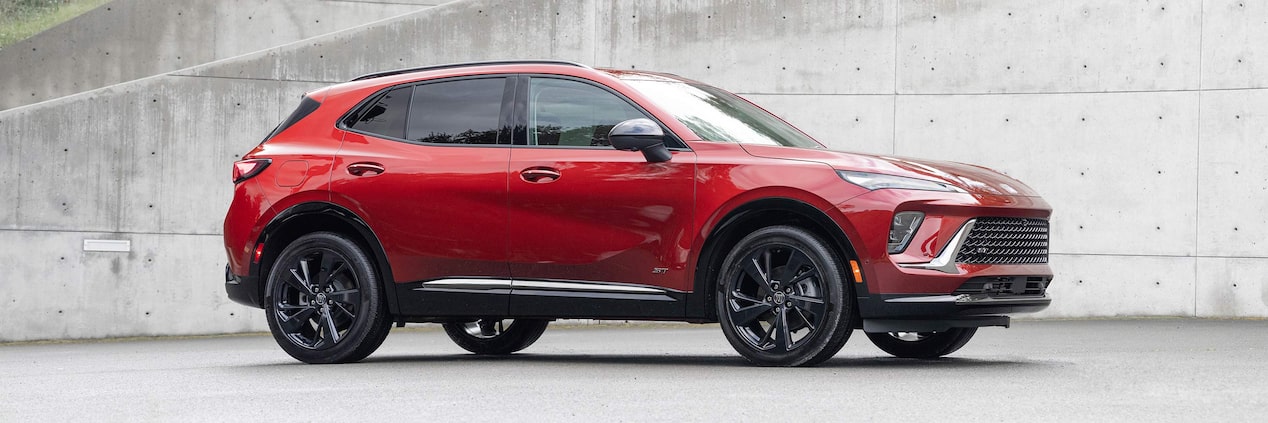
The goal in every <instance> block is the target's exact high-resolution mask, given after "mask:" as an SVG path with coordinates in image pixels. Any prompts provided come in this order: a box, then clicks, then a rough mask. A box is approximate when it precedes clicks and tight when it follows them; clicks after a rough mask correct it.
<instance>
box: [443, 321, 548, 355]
mask: <svg viewBox="0 0 1268 423" xmlns="http://www.w3.org/2000/svg"><path fill="white" fill-rule="evenodd" d="M549 323H550V321H549V320H533V319H479V320H471V321H462V322H449V323H445V324H444V325H443V326H444V328H445V334H447V335H449V339H452V340H453V342H454V343H455V344H458V346H459V347H462V349H464V350H467V351H470V352H473V353H476V354H485V355H505V354H510V353H513V352H516V351H519V350H522V349H525V348H528V346H530V345H533V343H534V342H537V339H538V338H540V337H541V336H542V333H543V332H546V325H547V324H549Z"/></svg>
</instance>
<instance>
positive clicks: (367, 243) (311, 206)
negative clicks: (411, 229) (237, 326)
mask: <svg viewBox="0 0 1268 423" xmlns="http://www.w3.org/2000/svg"><path fill="white" fill-rule="evenodd" d="M312 217H319V218H331V219H336V220H337V221H339V222H341V223H343V224H345V225H347V226H348V227H350V228H351V229H353V230H354V231H355V232H356V233H355V234H352V235H356V236H357V239H355V241H359V242H360V244H361V246H362V247H364V248H365V249H366V252H367V253H369V255H370V257H372V258H373V259H374V265H375V268H376V270H378V271H379V276H380V277H379V279H380V284H381V285H382V286H381V288H382V289H383V292H384V295H385V296H386V297H387V304H388V311H389V312H390V313H392V314H396V311H397V310H398V309H399V305H398V304H397V300H396V289H395V286H394V285H395V283H394V281H395V279H394V278H393V277H392V266H391V265H390V264H389V263H388V260H387V254H386V253H384V251H383V244H382V243H381V242H380V241H379V237H378V235H376V234H375V233H374V230H373V229H371V228H370V225H369V224H367V223H366V222H365V219H362V218H361V217H360V216H358V215H357V214H356V213H353V212H352V211H351V210H348V209H347V208H345V207H343V206H340V205H338V204H334V203H329V202H324V201H312V202H306V203H300V204H296V205H294V206H291V207H289V208H287V209H286V210H283V211H282V212H281V213H278V214H277V216H274V217H273V219H272V220H270V221H269V223H268V224H267V225H265V226H264V230H262V231H260V236H259V237H258V238H257V239H256V244H255V245H259V244H261V243H262V244H264V252H263V254H261V257H260V261H259V262H252V263H251V266H250V268H249V269H250V275H248V276H249V277H253V278H256V280H258V281H259V287H258V288H257V289H258V290H259V294H258V295H259V296H258V297H256V298H257V300H258V302H259V303H258V304H257V306H258V307H260V308H264V307H265V306H267V304H268V301H269V298H268V275H267V274H266V272H265V270H266V269H269V268H270V267H271V265H272V263H273V261H274V260H276V259H277V256H278V255H279V254H281V252H282V249H284V248H286V245H285V244H286V243H289V241H285V239H286V238H290V239H291V240H294V239H296V238H298V237H300V236H302V235H303V234H305V233H311V232H318V231H321V230H324V229H330V230H333V231H337V230H338V229H336V228H308V229H307V230H303V231H295V232H294V233H288V231H287V230H288V229H290V224H292V223H296V222H298V221H299V220H300V219H305V218H312ZM288 235H291V236H288ZM279 236H281V237H282V238H281V239H276V238H277V237H279ZM282 241H285V242H282ZM279 244H281V245H279Z"/></svg>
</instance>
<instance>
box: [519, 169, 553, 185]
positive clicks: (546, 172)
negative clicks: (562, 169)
mask: <svg viewBox="0 0 1268 423" xmlns="http://www.w3.org/2000/svg"><path fill="white" fill-rule="evenodd" d="M560 176H561V175H560V174H559V171H558V170H555V169H551V168H549V167H544V166H537V167H530V168H528V169H524V170H523V171H520V179H523V180H524V182H532V183H538V184H544V183H548V182H555V180H556V179H559V177H560Z"/></svg>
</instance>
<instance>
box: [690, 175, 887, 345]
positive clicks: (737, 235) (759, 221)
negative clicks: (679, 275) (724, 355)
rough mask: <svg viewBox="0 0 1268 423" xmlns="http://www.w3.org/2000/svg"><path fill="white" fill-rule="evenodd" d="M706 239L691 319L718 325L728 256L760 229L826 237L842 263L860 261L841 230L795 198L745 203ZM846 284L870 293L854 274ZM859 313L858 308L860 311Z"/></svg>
mask: <svg viewBox="0 0 1268 423" xmlns="http://www.w3.org/2000/svg"><path fill="white" fill-rule="evenodd" d="M718 222H719V223H718V224H717V225H716V226H714V227H713V229H712V230H711V231H710V232H709V235H708V236H707V237H706V238H705V242H704V245H703V246H702V247H701V250H700V254H699V255H698V256H697V259H696V265H695V272H694V281H693V286H694V289H693V291H694V292H695V293H696V294H697V295H693V297H694V299H693V300H692V301H689V302H688V304H687V310H686V314H687V316H688V317H694V318H698V319H700V320H705V321H717V320H718V316H717V310H715V307H714V304H713V303H714V301H715V299H716V296H717V291H718V289H717V286H718V284H717V278H718V274H719V272H720V271H721V270H722V269H721V267H722V262H723V260H725V259H726V255H727V253H728V252H729V251H731V249H732V248H733V247H734V246H735V244H736V243H738V242H739V241H740V239H742V238H744V236H746V235H748V234H750V233H752V232H753V231H756V230H758V229H761V228H764V227H768V226H774V225H792V226H797V227H800V228H804V229H806V230H809V231H811V232H813V233H815V234H816V235H819V236H822V237H824V238H825V239H826V240H827V241H828V242H829V243H831V246H832V247H833V251H835V252H838V253H839V254H841V257H840V258H841V259H842V263H848V261H849V260H857V259H858V254H857V253H856V251H855V250H854V244H853V243H852V242H851V241H850V239H849V237H847V236H846V234H845V232H844V231H842V230H841V227H840V226H838V225H837V224H836V222H835V221H833V220H832V218H831V217H829V216H828V215H827V214H825V213H824V212H823V211H822V210H819V209H818V208H815V207H814V206H812V205H810V204H808V203H806V202H804V201H801V200H797V199H793V198H784V197H768V198H762V199H757V200H753V201H750V202H747V203H744V204H742V205H740V206H738V207H736V208H734V209H732V210H731V211H730V212H728V213H727V214H726V215H725V216H724V217H723V218H721V219H719V220H718ZM843 277H844V278H845V280H846V281H849V282H850V283H854V284H856V285H858V286H857V287H856V288H855V292H856V293H866V292H867V287H866V286H864V285H863V282H860V281H856V280H854V277H853V275H852V274H850V272H846V274H845V275H843ZM856 310H857V307H856Z"/></svg>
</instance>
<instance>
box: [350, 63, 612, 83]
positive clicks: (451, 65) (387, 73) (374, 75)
mask: <svg viewBox="0 0 1268 423" xmlns="http://www.w3.org/2000/svg"><path fill="white" fill-rule="evenodd" d="M534 64H541V65H568V66H576V67H579V68H586V69H590V67H589V66H586V65H583V64H580V63H577V62H569V61H566V60H493V61H488V62H464V63H449V64H444V65H432V66H422V67H417V68H408V69H397V70H390V71H383V72H374V73H367V74H365V75H361V76H358V77H356V78H352V80H353V81H362V80H366V79H374V78H382V77H385V76H392V75H400V74H403V73H410V72H421V71H429V70H437V69H449V68H465V67H468V66H488V65H534Z"/></svg>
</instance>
